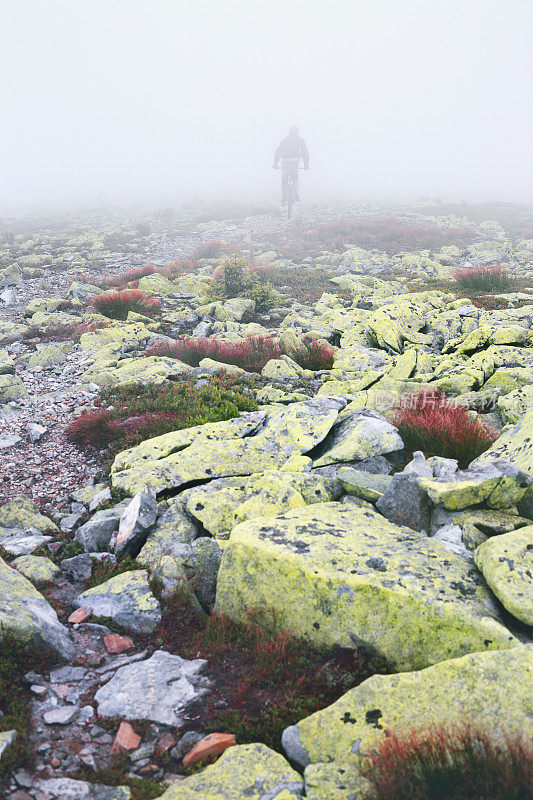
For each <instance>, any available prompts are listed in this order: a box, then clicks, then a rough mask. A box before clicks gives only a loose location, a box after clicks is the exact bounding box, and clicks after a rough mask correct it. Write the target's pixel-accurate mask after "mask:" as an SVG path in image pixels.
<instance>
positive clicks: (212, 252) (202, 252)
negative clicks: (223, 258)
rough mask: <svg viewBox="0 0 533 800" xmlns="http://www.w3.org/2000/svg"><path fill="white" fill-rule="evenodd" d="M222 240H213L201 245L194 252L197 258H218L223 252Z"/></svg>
mask: <svg viewBox="0 0 533 800" xmlns="http://www.w3.org/2000/svg"><path fill="white" fill-rule="evenodd" d="M223 249H224V247H223V244H222V242H221V241H220V239H211V240H210V241H209V242H204V243H203V244H199V245H198V246H197V247H196V248H195V250H194V257H195V258H216V257H217V256H219V255H220V254H221V253H222V252H223Z"/></svg>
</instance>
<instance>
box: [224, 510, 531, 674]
mask: <svg viewBox="0 0 533 800" xmlns="http://www.w3.org/2000/svg"><path fill="white" fill-rule="evenodd" d="M361 502H363V501H361ZM264 606H268V607H272V608H273V609H274V610H275V611H276V613H277V614H278V618H279V625H280V627H285V628H287V629H289V630H291V631H293V632H294V633H295V634H296V635H298V636H302V637H303V638H307V639H309V640H310V641H313V642H315V643H316V644H319V645H336V644H338V645H341V646H344V647H356V646H358V645H361V644H362V645H364V646H366V647H367V648H369V649H370V650H372V651H374V652H377V653H379V654H380V655H381V656H383V657H384V658H385V659H387V661H388V662H389V664H391V665H392V666H393V667H394V668H395V669H398V670H402V669H405V670H409V669H419V668H421V667H424V666H427V665H428V664H433V663H435V662H437V661H442V660H445V659H447V658H454V657H457V656H460V655H464V654H465V653H468V652H473V651H478V650H485V649H487V648H488V649H499V648H507V647H512V646H514V645H516V644H517V642H516V640H515V639H514V637H513V636H512V635H511V634H510V632H509V631H508V630H507V629H506V628H505V627H504V626H503V624H502V623H501V621H500V620H499V619H498V615H497V612H496V609H495V607H494V603H493V601H492V599H491V596H490V593H489V591H488V590H487V589H486V588H485V586H484V585H483V582H482V581H481V579H480V578H479V577H478V576H476V574H475V573H474V572H473V570H472V569H471V566H470V563H469V562H468V560H465V559H464V558H463V557H461V556H457V555H455V554H453V553H450V552H448V551H447V550H446V548H445V547H444V546H443V545H442V543H441V542H439V541H435V540H434V539H431V538H428V537H427V536H425V535H423V534H420V533H416V532H415V531H411V530H409V529H407V528H399V527H397V526H396V525H393V524H392V523H390V522H388V521H387V520H385V519H384V518H383V517H381V515H379V514H377V513H376V512H373V511H370V510H367V509H362V508H355V507H353V505H351V506H347V505H345V504H341V503H321V504H317V505H315V506H309V507H307V508H302V509H297V510H296V511H291V512H289V513H287V514H285V515H284V516H281V517H276V518H272V519H267V518H264V519H257V520H252V521H250V522H245V523H242V524H241V525H238V526H237V527H236V528H234V529H233V531H232V534H231V536H230V539H229V543H228V545H227V546H226V547H225V549H224V554H223V558H222V565H221V567H220V571H219V575H218V585H217V599H216V609H217V610H218V611H220V612H221V613H224V614H228V615H229V616H231V617H233V618H235V619H242V618H243V615H244V614H245V608H246V607H254V608H255V607H264Z"/></svg>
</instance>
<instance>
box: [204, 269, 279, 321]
mask: <svg viewBox="0 0 533 800" xmlns="http://www.w3.org/2000/svg"><path fill="white" fill-rule="evenodd" d="M213 278H214V280H213V283H212V286H211V291H210V293H209V298H208V299H210V300H231V299H232V298H235V297H247V298H248V299H250V300H254V301H255V310H256V311H258V312H260V313H264V312H266V311H269V310H270V309H271V308H274V307H275V306H277V305H279V303H280V300H281V298H280V297H279V295H277V294H276V293H275V292H274V291H273V289H272V286H271V285H270V284H269V283H265V282H264V281H263V279H262V272H261V271H259V270H255V269H254V265H253V264H251V262H250V261H248V260H246V259H244V258H238V257H237V256H232V257H231V258H226V259H225V260H224V262H223V263H222V265H221V266H220V267H219V268H218V269H217V270H215V272H214V275H213Z"/></svg>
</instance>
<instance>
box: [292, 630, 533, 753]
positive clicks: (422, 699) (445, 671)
mask: <svg viewBox="0 0 533 800" xmlns="http://www.w3.org/2000/svg"><path fill="white" fill-rule="evenodd" d="M532 680H533V651H532V650H531V648H529V647H526V646H524V645H520V646H519V647H515V648H513V649H511V650H505V651H500V652H487V653H471V654H469V655H466V656H463V657H462V658H455V659H451V660H449V661H443V662H442V663H440V664H435V665H434V666H431V667H427V668H426V669H423V670H420V671H419V672H402V673H399V674H397V675H373V676H372V677H371V678H368V679H367V680H366V681H364V682H363V683H362V684H360V685H359V686H357V687H356V688H355V689H351V690H350V691H349V692H347V694H345V695H343V696H342V697H341V698H340V699H339V700H337V701H336V702H335V703H333V704H332V705H330V706H328V708H324V709H322V710H321V711H317V712H316V713H315V714H312V715H311V716H309V717H306V718H305V719H303V720H301V721H300V722H298V724H297V725H292V726H290V727H289V728H286V729H285V731H284V732H283V736H282V745H283V748H284V750H285V752H286V753H287V755H288V757H289V758H290V759H291V760H292V761H294V762H296V763H297V764H299V765H301V766H306V765H307V764H309V763H312V764H316V763H318V762H328V761H334V762H338V763H346V764H353V765H354V766H357V765H358V764H359V763H360V762H359V758H360V756H361V755H366V754H369V753H371V752H372V750H373V749H374V748H375V747H376V746H378V745H379V743H380V742H382V741H383V739H384V737H385V736H386V734H387V731H395V732H396V733H398V734H401V733H402V732H404V731H407V730H409V729H412V728H424V727H428V726H430V725H434V724H459V725H460V724H462V723H464V722H474V723H475V724H479V725H480V726H486V727H487V729H488V730H489V731H493V732H494V733H495V734H496V735H497V734H498V732H499V731H501V730H502V728H503V729H504V730H507V731H509V732H511V733H512V732H516V733H520V734H522V735H523V736H524V737H525V738H526V739H527V738H528V737H529V738H530V737H531V736H532V735H533V713H532V712H533V704H532V699H531V682H532Z"/></svg>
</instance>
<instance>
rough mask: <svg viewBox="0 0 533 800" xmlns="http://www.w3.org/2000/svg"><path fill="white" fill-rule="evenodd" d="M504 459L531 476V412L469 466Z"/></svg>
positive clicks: (532, 435)
mask: <svg viewBox="0 0 533 800" xmlns="http://www.w3.org/2000/svg"><path fill="white" fill-rule="evenodd" d="M500 459H505V460H506V461H510V462H511V464H515V465H516V466H517V467H518V468H519V469H521V470H524V472H527V473H528V474H529V475H531V476H533V411H528V412H527V413H526V414H524V417H523V419H521V420H520V421H519V422H517V423H516V425H513V426H512V427H511V428H507V430H505V431H504V432H503V433H502V435H501V436H500V437H498V439H496V441H495V442H494V444H493V445H492V446H491V447H489V449H488V450H486V451H485V452H484V453H482V455H480V456H479V457H478V458H476V460H475V461H473V462H472V464H471V465H470V467H471V468H475V467H476V466H477V465H478V464H486V463H491V462H493V461H499V460H500Z"/></svg>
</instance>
